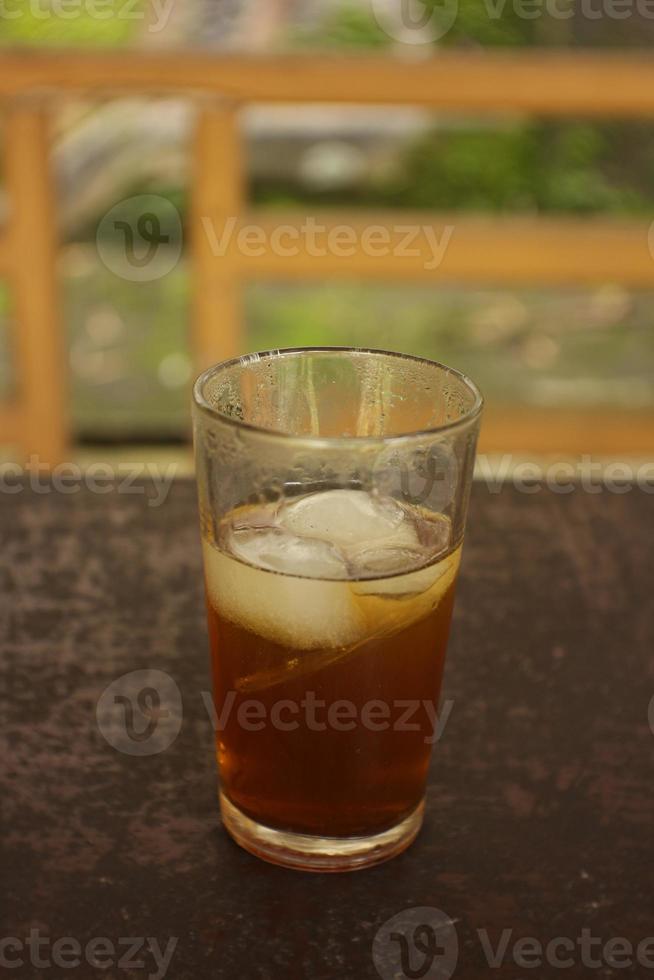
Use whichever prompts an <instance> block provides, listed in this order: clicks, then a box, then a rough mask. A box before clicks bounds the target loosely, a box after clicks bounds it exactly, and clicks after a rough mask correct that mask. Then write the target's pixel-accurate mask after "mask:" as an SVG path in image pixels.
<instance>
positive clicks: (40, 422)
mask: <svg viewBox="0 0 654 980" xmlns="http://www.w3.org/2000/svg"><path fill="white" fill-rule="evenodd" d="M4 137H5V139H4V143H5V181H6V188H7V198H8V205H9V227H8V243H9V247H10V256H9V263H8V272H9V281H10V288H11V318H12V321H13V326H14V331H13V332H14V343H13V348H14V352H15V363H16V373H17V389H18V406H17V407H18V413H19V424H18V442H19V446H20V450H21V454H22V455H23V457H24V458H25V459H26V460H27V459H29V457H31V456H33V457H37V459H38V461H33V462H36V463H37V465H43V466H48V467H51V466H54V465H55V464H56V463H57V462H61V461H62V460H63V459H64V457H65V455H66V449H67V446H68V435H69V432H68V417H67V412H66V382H65V374H66V370H65V356H64V344H63V337H62V329H61V300H60V297H59V289H58V283H57V231H56V214H55V206H54V194H53V187H52V177H51V172H50V145H49V138H48V116H47V112H46V110H45V107H44V106H43V105H42V104H39V103H37V102H33V101H27V100H25V101H22V100H21V101H19V102H17V103H15V104H14V105H13V106H12V107H11V108H9V109H8V111H7V114H6V117H5V128H4Z"/></svg>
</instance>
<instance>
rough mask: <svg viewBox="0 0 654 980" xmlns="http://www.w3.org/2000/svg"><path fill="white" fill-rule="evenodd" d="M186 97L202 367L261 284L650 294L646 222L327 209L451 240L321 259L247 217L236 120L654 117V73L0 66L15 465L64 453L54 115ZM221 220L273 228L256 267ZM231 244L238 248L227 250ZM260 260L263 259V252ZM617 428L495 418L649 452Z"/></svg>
mask: <svg viewBox="0 0 654 980" xmlns="http://www.w3.org/2000/svg"><path fill="white" fill-rule="evenodd" d="M171 92H172V93H176V94H180V93H181V94H184V95H187V96H189V97H190V98H192V99H193V100H194V102H195V103H196V104H197V106H198V120H197V131H196V141H195V148H194V158H193V162H194V169H193V178H192V187H191V202H192V204H191V223H190V233H191V243H190V244H191V251H192V256H193V297H194V299H193V314H192V317H191V346H192V349H193V352H194V358H195V362H196V365H197V366H198V368H200V367H202V366H204V365H206V364H208V363H210V362H211V361H215V360H219V359H221V358H224V357H228V356H232V355H234V354H236V353H238V352H240V351H241V350H242V349H243V348H244V344H243V341H242V331H243V316H242V310H241V292H242V286H243V284H244V283H245V282H246V281H247V280H248V279H252V278H262V279H291V280H298V279H300V280H310V279H314V280H315V279H320V278H325V277H327V278H331V277H334V276H346V277H350V278H356V279H373V280H374V279H380V280H385V281H388V280H393V279H397V280H412V281H413V280H415V281H422V282H426V281H468V282H476V283H481V282H487V283H505V284H513V285H517V284H519V283H534V284H538V283H543V284H562V283H593V282H597V283H600V282H606V281H607V280H608V281H612V282H620V283H623V284H625V285H629V286H634V287H651V286H652V285H654V260H653V259H652V256H651V254H650V250H649V247H648V231H649V225H650V220H651V219H650V216H645V217H644V218H643V219H642V220H613V219H611V220H609V219H579V220H575V219H570V218H560V219H555V218H547V219H544V218H525V217H511V218H509V217H484V218H482V217H469V216H462V215H449V216H447V215H433V214H411V215H407V214H406V213H404V212H399V213H393V214H379V213H376V212H375V213H374V214H370V215H366V214H365V213H362V212H360V211H357V212H356V213H350V214H348V215H343V214H334V213H331V212H323V213H321V214H320V222H321V224H322V225H323V226H325V228H326V229H331V228H334V227H336V226H337V225H341V224H343V223H346V224H347V225H348V226H349V227H351V228H353V229H354V231H355V240H356V242H358V243H360V242H361V234H362V233H363V232H364V230H365V229H366V228H367V227H369V226H370V225H375V226H382V227H384V228H386V229H387V230H388V231H389V233H390V232H391V231H392V229H393V227H394V225H396V224H397V223H398V222H400V220H401V222H402V223H403V224H415V225H422V226H425V225H429V226H430V227H432V228H433V229H434V232H435V235H436V237H437V238H439V239H440V236H441V234H442V231H443V228H444V227H445V226H448V225H449V226H451V227H453V228H454V233H453V234H452V236H451V239H450V241H449V243H448V247H447V249H446V250H445V252H444V254H443V257H442V261H441V262H440V264H439V265H438V267H437V268H426V267H425V261H424V256H422V255H418V256H414V257H411V256H407V257H401V256H398V255H396V254H395V255H394V254H386V255H378V254H377V255H374V254H369V253H368V252H366V251H365V250H363V249H362V248H361V247H360V246H357V248H356V250H355V253H354V254H353V255H351V256H347V257H342V256H339V255H336V254H334V253H333V252H329V251H328V252H325V253H324V254H320V255H316V254H314V253H313V252H312V251H310V250H308V249H307V248H306V247H305V246H303V244H302V241H303V239H302V235H301V234H300V230H301V226H302V223H303V221H304V220H305V215H303V214H299V213H293V214H283V213H279V212H277V211H275V212H274V214H273V213H271V212H270V211H268V212H252V211H250V210H249V209H248V207H247V202H246V198H245V192H244V163H243V150H242V143H241V132H240V125H239V112H240V110H241V109H242V108H243V106H245V105H247V104H248V103H252V102H259V103H261V102H263V103H273V102H277V103H280V102H295V103H300V102H303V103H308V102H323V103H343V104H355V103H376V104H392V105H418V106H422V107H428V108H432V109H438V110H451V111H470V112H475V113H482V112H492V113H498V112H499V113H501V112H519V113H540V114H547V115H550V116H570V115H577V114H579V115H582V114H583V115H600V114H602V115H612V116H618V115H619V116H643V115H650V114H654V59H651V58H648V57H643V56H636V55H633V54H631V53H629V54H628V55H627V54H597V53H577V52H575V53H574V54H573V53H557V54H535V53H533V52H529V53H528V54H526V53H519V54H516V53H511V54H488V53H448V54H439V55H438V56H437V57H434V58H432V59H430V60H420V61H415V60H411V61H404V60H390V59H388V58H385V57H384V58H380V57H323V56H315V55H310V56H307V55H301V56H283V57H281V56H280V57H259V56H257V57H256V58H254V57H247V56H230V57H226V56H220V57H208V56H199V55H197V54H195V53H192V54H166V55H161V56H152V55H147V56H146V55H144V54H141V53H136V52H132V53H126V54H121V55H114V54H102V55H98V54H93V55H83V54H79V53H68V52H66V53H57V54H43V53H41V52H31V51H30V52H20V53H14V52H9V53H5V54H4V55H3V56H2V61H1V62H0V99H2V100H4V103H5V109H6V113H5V126H4V143H5V153H6V165H5V182H6V188H7V193H8V198H9V207H10V219H9V224H8V227H7V229H6V231H5V234H4V236H3V237H2V238H0V275H2V276H3V277H4V278H6V279H7V280H8V281H9V284H10V288H11V292H12V298H13V305H12V318H13V322H14V324H15V343H14V350H15V356H16V362H17V374H18V393H17V396H16V398H15V400H14V402H13V403H12V404H10V405H8V406H6V407H5V408H4V409H2V410H0V442H3V443H14V444H15V445H16V446H17V447H18V448H19V451H20V452H21V454H22V455H23V456H29V455H30V454H35V455H38V457H39V458H40V460H41V461H42V462H46V463H54V462H56V461H58V460H61V459H63V458H64V457H65V455H66V452H67V447H68V444H69V440H70V426H69V421H68V409H67V405H68V398H67V389H66V380H65V378H66V371H65V370H64V343H63V338H62V327H61V304H60V302H59V299H58V287H57V273H56V264H57V243H56V239H55V228H56V216H55V202H54V200H53V189H52V182H51V176H50V172H49V153H48V117H49V110H50V109H51V108H52V107H53V105H56V104H59V102H60V101H61V100H62V99H64V98H66V97H68V96H73V95H84V96H85V97H89V96H91V97H102V98H107V97H112V96H115V97H119V96H124V95H126V94H135V93H139V94H144V93H147V94H153V95H156V94H169V93H171ZM227 219H236V220H237V221H238V222H240V223H243V224H254V225H257V226H258V227H260V228H261V229H263V232H264V234H263V236H262V240H263V241H264V242H266V243H268V244H267V245H265V247H264V249H263V252H262V254H257V255H252V254H244V252H243V251H242V250H241V251H239V249H238V248H234V247H231V248H229V249H228V250H227V251H226V253H225V254H224V255H222V256H221V257H220V258H217V256H216V254H215V249H214V248H212V243H211V240H210V236H208V235H207V231H206V228H207V225H209V226H212V227H214V228H217V229H220V228H222V227H223V226H224V224H225V222H226V221H227ZM280 225H285V226H288V227H290V228H292V229H295V230H296V231H297V238H296V241H297V242H298V245H299V248H298V249H297V254H295V255H294V256H293V258H292V259H289V258H288V257H287V256H285V255H283V254H280V251H279V250H275V249H273V248H271V247H270V245H269V243H270V234H271V232H272V231H273V230H274V229H275V227H279V226H280ZM234 237H235V236H232V240H234ZM257 251H260V249H258V250H257ZM626 418H628V421H627V423H626V424H625V422H624V420H622V421H621V419H620V417H619V414H616V413H611V414H610V415H609V414H608V413H607V415H606V418H605V419H604V421H603V422H602V421H601V420H599V418H598V416H597V414H596V413H593V414H592V415H586V416H583V414H582V415H579V413H573V412H565V411H558V412H553V413H549V414H544V413H535V414H534V413H533V412H532V413H531V415H530V413H529V412H523V411H522V410H521V411H520V417H519V419H516V417H515V415H511V414H507V413H504V414H503V413H502V412H501V411H499V410H496V411H493V410H492V408H491V409H490V411H488V412H487V419H486V425H485V432H486V438H485V444H486V447H487V448H489V449H495V450H505V449H516V450H525V449H531V450H543V451H557V450H558V451H574V450H577V451H586V452H612V451H616V450H620V449H621V450H623V451H631V452H645V451H650V450H651V449H652V436H651V428H652V418H651V415H650V414H649V413H642V414H637V413H631V414H629V416H628V417H626Z"/></svg>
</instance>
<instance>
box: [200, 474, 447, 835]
mask: <svg viewBox="0 0 654 980" xmlns="http://www.w3.org/2000/svg"><path fill="white" fill-rule="evenodd" d="M451 537H452V534H451V526H450V523H449V521H448V520H447V519H446V518H445V517H443V516H442V515H434V514H429V513H427V512H424V511H422V510H421V509H420V508H419V507H411V506H409V505H407V504H404V503H401V502H398V501H396V500H394V499H392V498H390V497H383V496H380V495H378V494H375V493H368V492H366V491H363V490H359V489H337V490H325V491H322V492H314V493H310V494H304V495H301V496H291V497H285V498H283V499H282V500H281V501H278V502H276V503H270V504H256V505H245V506H243V507H239V508H236V509H234V510H232V511H231V512H230V513H228V514H227V515H226V516H225V517H224V518H223V519H222V521H221V522H220V524H219V525H218V527H217V529H216V531H215V532H214V535H213V539H212V540H208V539H207V538H205V540H204V559H205V576H206V589H207V605H208V615H209V631H210V638H211V649H212V657H213V677H214V701H215V707H216V718H217V722H218V725H217V732H216V740H217V753H218V761H219V770H220V778H221V790H222V794H223V798H224V801H223V802H224V805H225V800H226V801H227V805H228V806H229V805H230V804H231V806H233V807H235V808H236V810H237V811H238V812H240V813H241V814H244V815H245V817H246V818H250V819H251V820H254V821H256V822H257V823H258V824H261V825H264V826H266V827H269V828H272V829H274V830H279V831H284V832H291V833H294V834H307V835H314V836H316V837H320V838H348V837H357V836H363V835H373V834H377V833H381V832H383V831H385V830H387V829H388V828H392V827H394V826H397V825H398V823H400V822H401V821H403V820H404V819H406V818H409V817H410V815H411V814H413V813H415V812H416V811H417V810H418V809H419V808H421V806H422V800H423V796H424V791H425V782H426V778H427V769H428V765H429V758H430V753H431V749H432V745H433V743H434V740H435V737H436V733H435V726H436V715H435V709H436V705H437V702H438V697H439V690H440V684H441V676H442V672H443V663H444V658H445V649H446V645H447V638H448V632H449V626H450V618H451V613H452V604H453V599H454V587H455V580H456V574H457V570H458V565H459V556H460V542H455V541H452V540H451ZM418 826H419V821H418V822H417V823H416V829H417V827H418Z"/></svg>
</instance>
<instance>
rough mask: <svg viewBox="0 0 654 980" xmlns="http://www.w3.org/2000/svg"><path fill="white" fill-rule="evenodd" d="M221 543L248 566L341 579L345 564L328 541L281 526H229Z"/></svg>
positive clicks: (344, 572) (314, 576) (292, 573)
mask: <svg viewBox="0 0 654 980" xmlns="http://www.w3.org/2000/svg"><path fill="white" fill-rule="evenodd" d="M222 544H223V545H224V547H225V548H226V550H227V551H229V552H230V554H232V555H234V556H235V557H236V558H240V559H241V561H244V562H246V563H247V564H248V565H254V566H255V567H256V568H263V569H266V570H268V571H272V572H282V573H284V574H286V575H302V576H304V577H306V578H320V579H325V578H327V579H333V578H336V579H345V578H347V577H348V569H347V565H346V563H345V561H344V559H343V556H342V555H341V554H340V552H339V551H338V550H337V549H336V548H335V547H334V546H333V545H332V544H330V543H329V542H328V541H320V540H319V539H317V538H300V537H298V536H297V535H295V534H292V533H290V532H289V531H286V530H285V529H284V528H281V527H259V528H253V527H232V528H229V529H227V530H226V532H225V534H224V537H223V541H222Z"/></svg>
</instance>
